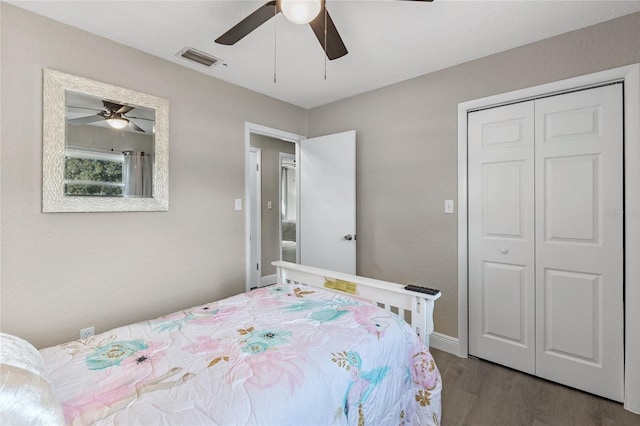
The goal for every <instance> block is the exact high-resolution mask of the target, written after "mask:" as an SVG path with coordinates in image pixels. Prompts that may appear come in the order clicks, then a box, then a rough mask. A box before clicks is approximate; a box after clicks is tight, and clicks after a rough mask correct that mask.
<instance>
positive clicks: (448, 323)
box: [308, 13, 640, 336]
mask: <svg viewBox="0 0 640 426" xmlns="http://www.w3.org/2000/svg"><path fill="white" fill-rule="evenodd" d="M441 42H446V41H445V40H443V41H441ZM636 62H640V13H636V14H633V15H629V16H626V17H622V18H619V19H616V20H613V21H609V22H605V23H602V24H599V25H596V26H593V27H589V28H586V29H582V30H578V31H575V32H571V33H567V34H564V35H561V36H558V37H554V38H551V39H547V40H543V41H540V42H537V43H533V44H530V45H526V46H523V47H520V48H517V49H513V50H509V51H506V52H503V53H499V54H496V55H492V56H489V57H485V58H482V59H479V60H475V61H472V62H468V63H465V64H462V65H459V66H455V67H452V68H448V69H445V70H442V71H438V72H434V73H431V74H428V75H424V76H421V77H417V78H415V79H412V80H408V81H405V82H402V83H399V84H395V85H393V86H389V87H386V88H383V89H380V90H376V91H372V92H369V93H365V94H363V95H359V96H356V97H352V98H350V99H346V100H343V101H340V102H336V103H333V104H330V105H326V106H323V107H319V108H316V109H313V110H311V111H310V112H309V118H308V119H309V131H308V136H309V137H314V136H319V135H324V134H329V133H335V132H340V131H344V130H349V129H356V130H357V131H358V150H357V164H358V169H357V194H358V199H357V203H358V216H357V220H358V229H357V233H358V258H357V261H358V274H360V275H364V276H369V277H375V278H380V279H387V280H392V281H398V282H406V283H425V284H427V285H429V286H430V287H437V288H440V289H442V290H443V296H442V298H441V299H440V300H439V301H438V302H437V303H436V311H435V329H436V331H437V332H441V333H444V334H447V335H450V336H457V335H458V331H457V326H458V324H457V317H458V306H457V303H458V291H457V257H456V256H457V243H456V241H457V240H456V239H457V215H447V214H444V213H443V212H444V200H445V199H454V200H456V199H457V185H458V182H457V136H458V135H457V104H458V103H459V102H464V101H468V100H472V99H477V98H481V97H485V96H490V95H494V94H498V93H503V92H509V91H512V90H516V89H521V88H525V87H530V86H535V85H539V84H543V83H548V82H552V81H556V80H561V79H566V78H569V77H574V76H578V75H582V74H588V73H592V72H596V71H601V70H605V69H608V68H614V67H618V66H623V65H628V64H631V63H636Z"/></svg>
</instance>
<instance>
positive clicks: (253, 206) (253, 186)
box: [247, 148, 262, 288]
mask: <svg viewBox="0 0 640 426" xmlns="http://www.w3.org/2000/svg"><path fill="white" fill-rule="evenodd" d="M260 157H261V156H260V150H259V149H257V148H251V150H250V152H249V185H250V186H249V188H250V190H249V205H248V206H247V208H248V209H249V214H250V222H251V228H250V235H249V238H250V240H251V251H250V268H249V271H250V278H249V280H250V281H249V282H250V283H251V284H250V287H251V288H254V287H260V284H261V281H262V280H261V277H262V268H261V263H262V259H261V257H262V249H261V245H262V215H261V213H260V206H261V196H260V195H261V188H262V179H261V173H260Z"/></svg>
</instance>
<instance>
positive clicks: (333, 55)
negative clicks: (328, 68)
mask: <svg viewBox="0 0 640 426" xmlns="http://www.w3.org/2000/svg"><path fill="white" fill-rule="evenodd" d="M325 10H326V9H323V10H321V11H320V13H319V14H318V16H317V17H316V18H315V19H314V20H313V21H311V22H309V25H311V29H313V32H314V34H315V35H316V37H317V39H318V41H319V42H320V46H322V50H324V49H325V47H324V40H325V38H324V28H325V25H324V19H325V16H326V17H327V48H326V50H327V58H329V60H331V61H332V60H334V59H338V58H341V57H343V56H344V55H346V54H347V53H349V51H348V50H347V48H346V46H345V45H344V42H343V41H342V38H341V37H340V34H339V33H338V29H337V28H336V26H335V24H334V23H333V19H331V15H329V12H326V13H325Z"/></svg>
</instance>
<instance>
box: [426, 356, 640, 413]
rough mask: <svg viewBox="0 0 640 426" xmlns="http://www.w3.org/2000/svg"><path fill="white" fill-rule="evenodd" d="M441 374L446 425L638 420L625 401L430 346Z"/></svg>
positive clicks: (443, 411)
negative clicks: (618, 401) (460, 356)
mask: <svg viewBox="0 0 640 426" xmlns="http://www.w3.org/2000/svg"><path fill="white" fill-rule="evenodd" d="M431 353H432V354H433V357H434V358H435V360H436V364H437V365H438V368H439V369H440V374H441V375H442V388H443V390H442V425H443V426H462V425H474V426H476V425H487V426H502V425H504V426H524V425H527V426H572V425H576V426H591V425H603V426H627V425H628V426H639V425H640V415H637V414H634V413H632V412H630V411H627V410H625V409H624V408H623V407H622V404H619V403H616V402H613V401H610V400H607V399H604V398H600V397H597V396H594V395H591V394H588V393H585V392H581V391H578V390H575V389H571V388H568V387H566V386H562V385H558V384H556V383H552V382H549V381H546V380H542V379H538V378H536V377H533V376H529V375H528V374H524V373H520V372H518V371H515V370H511V369H509V368H506V367H502V366H499V365H496V364H492V363H490V362H487V361H482V360H476V359H465V358H459V357H457V356H455V355H452V354H449V353H447V352H442V351H439V350H437V349H431Z"/></svg>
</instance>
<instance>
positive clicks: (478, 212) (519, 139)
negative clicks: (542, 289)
mask: <svg viewBox="0 0 640 426" xmlns="http://www.w3.org/2000/svg"><path fill="white" fill-rule="evenodd" d="M533 115H534V109H533V102H525V103H520V104H515V105H510V106H506V107H501V108H495V109H489V110H484V111H478V112H473V113H471V114H469V144H468V146H469V353H470V354H471V355H474V356H477V357H479V358H484V359H488V360H491V361H494V362H498V363H500V364H503V365H506V366H509V367H512V368H516V369H518V370H522V371H525V372H528V373H532V374H533V373H534V371H535V358H534V357H535V346H534V344H535V333H534V326H535V322H534V263H533V257H534V228H533V212H534V205H533V200H534V197H533V183H534V180H533V157H534V153H533V148H534V134H533V131H534V119H533Z"/></svg>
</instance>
